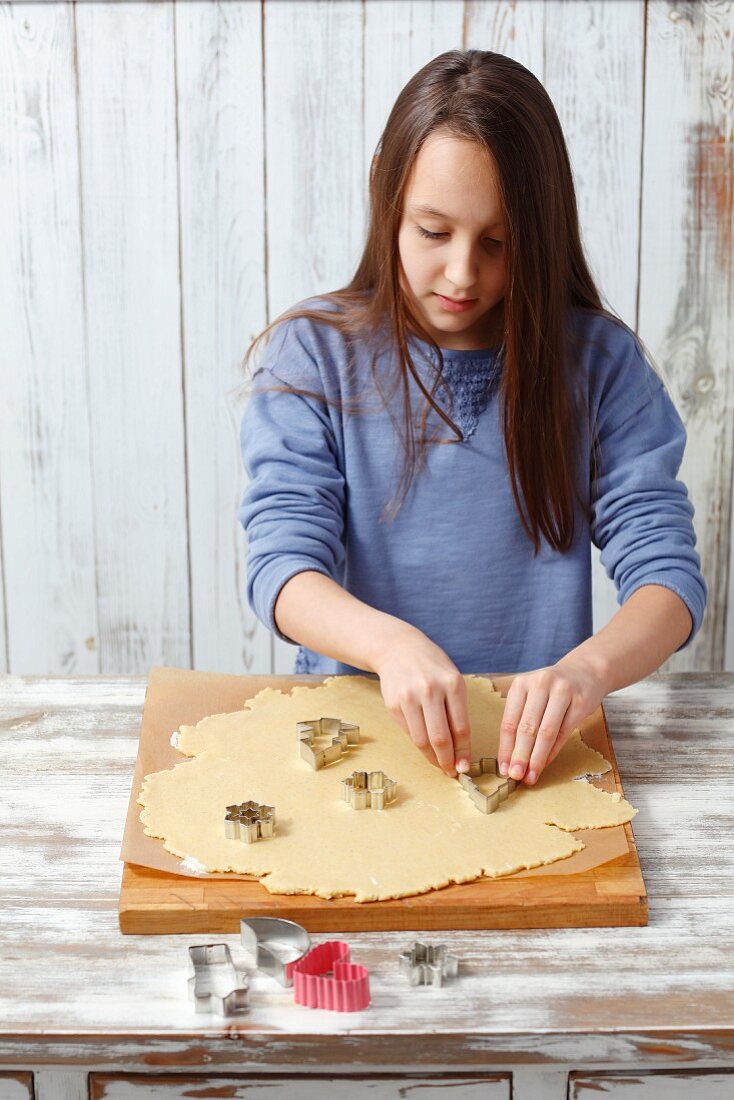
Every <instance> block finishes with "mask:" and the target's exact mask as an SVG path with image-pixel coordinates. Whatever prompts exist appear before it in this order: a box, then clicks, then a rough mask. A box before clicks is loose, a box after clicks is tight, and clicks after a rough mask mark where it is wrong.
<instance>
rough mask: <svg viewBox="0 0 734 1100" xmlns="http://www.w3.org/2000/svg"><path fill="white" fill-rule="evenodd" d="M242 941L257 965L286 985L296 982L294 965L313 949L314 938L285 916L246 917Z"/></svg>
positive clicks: (242, 926) (244, 918)
mask: <svg viewBox="0 0 734 1100" xmlns="http://www.w3.org/2000/svg"><path fill="white" fill-rule="evenodd" d="M240 942H241V943H242V946H243V947H246V948H247V950H248V951H250V952H251V953H252V954H253V955H254V956H255V966H256V967H257V969H258V970H262V971H263V973H264V974H269V975H270V977H271V978H275V980H276V981H277V982H280V984H281V985H283V986H286V987H287V986H290V985H293V967H294V966H295V965H296V963H298V962H300V961H301V959H302V958H303V957H304V955H307V954H308V952H309V951H310V950H311V937H310V936H309V934H308V932H307V931H306V929H305V928H304V927H303V926H302V925H300V924H296V922H295V921H292V920H285V918H283V917H243V918H242V920H241V921H240Z"/></svg>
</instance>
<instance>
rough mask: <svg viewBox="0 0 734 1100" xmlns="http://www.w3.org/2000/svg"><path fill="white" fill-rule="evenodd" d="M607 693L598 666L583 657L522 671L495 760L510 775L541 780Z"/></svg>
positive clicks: (514, 686)
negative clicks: (578, 727)
mask: <svg viewBox="0 0 734 1100" xmlns="http://www.w3.org/2000/svg"><path fill="white" fill-rule="evenodd" d="M606 694H607V692H606V690H605V684H604V678H603V677H602V675H601V674H600V672H599V670H598V669H597V668H595V667H593V666H592V665H591V664H590V663H589V662H587V661H585V660H584V659H583V658H578V657H564V658H563V659H562V660H560V661H558V662H557V663H556V664H555V665H549V666H548V667H547V668H539V669H536V670H535V671H533V672H522V673H518V675H517V676H515V678H514V680H513V681H512V684H511V685H510V689H509V691H508V692H507V699H506V702H505V713H504V716H503V719H502V725H501V726H500V742H499V748H498V750H497V764H498V766H499V770H500V773H501V774H502V775H507V774H508V770H509V774H510V777H511V778H512V779H518V780H520V779H522V778H523V777H524V778H525V782H526V784H528V785H532V784H534V783H537V781H538V779H539V777H540V773H541V772H542V770H543V768H545V767H546V765H547V764H550V762H551V760H553V759H554V758H555V757H556V756H557V755H558V753H559V752H560V751H561V749H562V748H563V746H564V744H565V743H566V741H567V740H568V738H569V737H570V736H571V733H572V732H573V730H574V729H576V727H577V726H578V725H580V723H581V722H583V720H584V718H586V717H588V715H589V714H592V713H593V711H595V710H596V708H597V707H598V706H599V704H600V703H601V701H602V699H603V698H604V696H605V695H606Z"/></svg>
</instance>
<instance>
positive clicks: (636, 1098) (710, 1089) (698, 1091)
mask: <svg viewBox="0 0 734 1100" xmlns="http://www.w3.org/2000/svg"><path fill="white" fill-rule="evenodd" d="M605 1096H609V1097H612V1100H734V1070H723V1071H722V1070H709V1071H706V1070H703V1071H702V1070H699V1071H698V1072H696V1071H695V1070H690V1071H685V1070H680V1071H678V1070H676V1071H675V1072H672V1071H666V1070H662V1071H660V1072H658V1073H654V1072H651V1073H633V1072H629V1073H614V1074H612V1073H572V1074H571V1075H570V1076H569V1079H568V1100H600V1098H601V1097H605Z"/></svg>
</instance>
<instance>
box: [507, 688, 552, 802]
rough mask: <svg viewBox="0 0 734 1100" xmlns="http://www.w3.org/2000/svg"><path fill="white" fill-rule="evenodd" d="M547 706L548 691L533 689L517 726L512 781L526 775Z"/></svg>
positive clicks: (511, 770)
mask: <svg viewBox="0 0 734 1100" xmlns="http://www.w3.org/2000/svg"><path fill="white" fill-rule="evenodd" d="M547 705H548V692H547V690H546V689H545V688H539V687H536V688H533V689H531V691H530V694H529V695H528V697H527V699H526V700H525V706H524V708H523V712H522V717H521V718H520V721H519V722H518V725H517V736H516V737H515V748H514V749H513V750H512V759H511V760H510V770H509V772H508V775H509V776H510V778H511V779H517V780H520V779H522V777H523V776H524V775H525V770H526V768H527V766H528V761H529V760H530V754H531V753H532V751H533V745H534V744H535V737H536V734H537V732H538V727H539V725H540V721H541V719H542V717H543V715H544V714H545V708H546V707H547Z"/></svg>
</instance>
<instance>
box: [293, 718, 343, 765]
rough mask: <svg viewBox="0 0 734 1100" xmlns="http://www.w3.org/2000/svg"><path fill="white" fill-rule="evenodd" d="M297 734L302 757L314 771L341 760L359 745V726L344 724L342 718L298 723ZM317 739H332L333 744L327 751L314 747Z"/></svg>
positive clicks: (315, 719)
mask: <svg viewBox="0 0 734 1100" xmlns="http://www.w3.org/2000/svg"><path fill="white" fill-rule="evenodd" d="M296 734H297V736H298V743H299V746H300V750H301V756H302V758H303V759H304V760H305V761H306V763H307V764H310V765H311V767H312V768H313V769H314V771H318V769H319V768H323V767H324V765H326V764H333V763H334V762H335V761H336V760H341V758H342V755H343V754H344V753H345V752H346V751H347V750H348V749H350V748H351V747H352V745H356V744H358V743H359V726H356V725H355V724H354V723H353V722H342V720H341V718H314V719H310V720H309V721H308V722H296ZM315 737H331V744H330V745H328V746H327V747H326V748H325V749H317V748H315V747H314V738H315Z"/></svg>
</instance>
